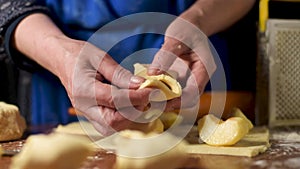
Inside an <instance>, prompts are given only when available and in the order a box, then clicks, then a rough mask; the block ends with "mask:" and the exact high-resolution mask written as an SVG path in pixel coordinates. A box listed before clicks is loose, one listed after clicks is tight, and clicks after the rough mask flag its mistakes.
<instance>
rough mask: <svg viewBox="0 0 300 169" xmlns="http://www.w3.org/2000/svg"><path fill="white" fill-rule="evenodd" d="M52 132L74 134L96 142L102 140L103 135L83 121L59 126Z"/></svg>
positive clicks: (90, 124)
mask: <svg viewBox="0 0 300 169" xmlns="http://www.w3.org/2000/svg"><path fill="white" fill-rule="evenodd" d="M53 131H54V132H57V133H62V134H74V135H81V136H87V135H88V136H89V137H91V138H93V139H96V140H98V139H101V138H103V135H102V134H100V133H99V132H98V131H97V130H96V129H95V127H94V126H93V125H92V123H90V122H88V121H83V120H82V121H78V122H72V123H69V124H66V125H61V124H60V125H58V126H57V127H56V128H55V129H53Z"/></svg>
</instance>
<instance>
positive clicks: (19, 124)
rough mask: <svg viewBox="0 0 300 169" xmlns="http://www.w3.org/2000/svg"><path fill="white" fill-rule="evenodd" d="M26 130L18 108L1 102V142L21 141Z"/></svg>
mask: <svg viewBox="0 0 300 169" xmlns="http://www.w3.org/2000/svg"><path fill="white" fill-rule="evenodd" d="M25 129H26V123H25V119H24V118H23V117H22V116H21V114H20V112H19V109H18V107H17V106H15V105H12V104H7V103H4V102H0V141H8V140H14V139H19V138H21V137H22V135H23V133H24V131H25Z"/></svg>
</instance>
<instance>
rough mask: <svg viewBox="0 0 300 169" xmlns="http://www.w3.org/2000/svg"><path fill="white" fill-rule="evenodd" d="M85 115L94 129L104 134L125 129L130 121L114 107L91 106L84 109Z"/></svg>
mask: <svg viewBox="0 0 300 169" xmlns="http://www.w3.org/2000/svg"><path fill="white" fill-rule="evenodd" d="M85 115H86V117H87V119H88V120H89V121H90V122H91V123H92V124H93V126H94V127H95V129H96V130H97V131H99V132H100V133H101V134H103V135H104V136H108V135H111V134H113V133H115V132H117V131H120V130H123V129H126V128H128V126H130V124H131V123H132V122H131V121H130V120H128V119H126V118H125V117H123V116H122V115H121V114H120V113H119V112H118V111H116V110H115V109H111V108H108V107H104V106H93V107H92V108H90V109H88V110H86V111H85Z"/></svg>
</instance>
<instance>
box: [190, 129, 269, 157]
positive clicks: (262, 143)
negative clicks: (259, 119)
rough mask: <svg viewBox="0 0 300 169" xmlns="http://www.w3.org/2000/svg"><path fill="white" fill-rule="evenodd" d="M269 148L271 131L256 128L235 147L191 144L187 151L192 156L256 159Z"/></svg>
mask: <svg viewBox="0 0 300 169" xmlns="http://www.w3.org/2000/svg"><path fill="white" fill-rule="evenodd" d="M194 132H195V131H194ZM194 135H195V133H194ZM269 147H270V143H269V130H268V129H267V128H266V127H254V128H253V129H252V130H250V132H249V133H248V134H247V135H246V136H245V137H244V138H243V139H241V140H240V141H239V142H237V143H236V144H235V145H233V146H210V145H207V144H205V143H203V144H202V143H201V144H199V143H194V144H193V143H191V144H190V145H188V146H187V148H186V150H187V152H188V153H191V154H213V155H231V156H246V157H254V156H256V155H258V154H259V153H263V152H265V151H266V150H267V149H268V148H269Z"/></svg>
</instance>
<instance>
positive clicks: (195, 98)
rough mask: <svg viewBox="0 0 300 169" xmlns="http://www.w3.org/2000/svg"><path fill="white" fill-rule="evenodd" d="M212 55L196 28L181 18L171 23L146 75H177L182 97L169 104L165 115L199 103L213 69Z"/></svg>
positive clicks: (208, 45) (207, 43)
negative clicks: (172, 73) (167, 112)
mask: <svg viewBox="0 0 300 169" xmlns="http://www.w3.org/2000/svg"><path fill="white" fill-rule="evenodd" d="M214 54H215V53H214V52H212V50H211V48H210V44H209V41H208V39H207V37H206V35H205V34H204V33H202V32H201V31H200V30H199V29H198V28H197V27H195V26H194V25H193V24H191V23H189V22H187V21H185V20H183V19H181V18H177V19H176V20H175V21H173V23H172V24H171V25H170V26H169V27H168V29H167V31H166V36H165V41H164V44H163V46H162V48H161V49H160V50H159V51H158V53H157V54H156V56H155V58H154V60H153V62H152V64H151V66H150V67H149V69H148V74H150V75H154V74H161V73H164V72H166V71H167V70H174V71H176V72H178V74H179V77H178V80H179V82H180V83H181V84H182V86H183V93H182V97H181V98H176V99H173V100H171V101H169V102H168V104H167V108H166V111H172V110H176V109H177V110H178V109H186V108H191V107H194V106H196V105H197V104H198V103H199V96H200V95H201V94H202V92H203V90H204V87H205V86H206V84H207V82H208V81H209V78H210V76H211V75H212V74H213V72H214V71H215V69H216V65H215V62H214V59H213V55H214Z"/></svg>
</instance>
